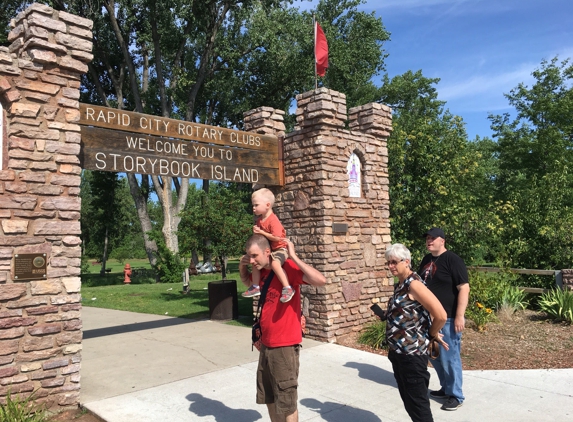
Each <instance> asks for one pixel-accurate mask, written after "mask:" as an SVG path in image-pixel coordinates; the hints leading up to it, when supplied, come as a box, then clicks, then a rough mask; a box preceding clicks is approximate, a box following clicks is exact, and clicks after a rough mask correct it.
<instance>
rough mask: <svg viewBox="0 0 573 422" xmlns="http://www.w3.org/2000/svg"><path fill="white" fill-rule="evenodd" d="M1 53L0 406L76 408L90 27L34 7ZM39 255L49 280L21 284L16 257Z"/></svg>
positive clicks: (17, 23) (14, 28)
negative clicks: (84, 84)
mask: <svg viewBox="0 0 573 422" xmlns="http://www.w3.org/2000/svg"><path fill="white" fill-rule="evenodd" d="M11 26H12V29H11V32H10V33H9V38H8V40H9V41H10V42H11V45H10V47H8V48H5V47H0V101H1V102H2V106H3V109H4V114H5V116H4V129H5V130H4V137H3V145H2V148H3V151H4V154H3V158H4V159H3V163H2V164H3V166H2V170H0V401H1V402H5V400H6V395H7V393H8V392H10V393H11V394H12V395H16V394H24V395H26V394H30V393H31V392H34V397H35V398H36V399H38V401H40V402H45V403H46V404H47V405H48V406H49V407H57V406H71V405H77V404H79V391H80V361H81V354H80V353H81V348H82V346H81V341H82V331H81V328H82V324H81V318H80V310H81V298H80V261H81V250H80V243H81V242H80V237H79V235H80V220H79V219H80V197H79V194H80V172H81V167H80V162H79V159H78V154H79V150H80V127H79V125H78V122H79V118H80V113H79V97H80V91H79V88H80V76H81V75H82V74H83V73H85V72H86V71H87V64H86V63H88V62H90V61H91V60H92V54H91V49H92V31H91V29H92V22H91V21H90V20H87V19H83V18H80V17H77V16H74V15H71V14H68V13H65V12H57V11H54V10H53V9H51V8H50V7H47V6H44V5H41V4H38V3H35V4H33V5H32V6H31V7H29V8H28V9H27V10H26V11H24V12H22V13H21V14H20V15H18V16H17V17H16V18H15V19H13V20H12V22H11ZM20 253H42V254H46V258H47V274H46V277H45V279H39V280H31V281H30V280H28V281H25V280H23V281H19V280H18V279H15V277H14V256H15V255H17V254H20Z"/></svg>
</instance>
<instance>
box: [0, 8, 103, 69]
mask: <svg viewBox="0 0 573 422" xmlns="http://www.w3.org/2000/svg"><path fill="white" fill-rule="evenodd" d="M10 25H11V27H12V28H13V29H12V30H11V31H10V33H9V34H8V41H10V42H11V43H12V44H11V45H10V48H9V50H8V51H5V50H3V51H0V71H3V73H7V74H11V75H16V76H18V75H20V73H21V69H23V68H24V69H25V68H26V67H28V68H30V69H31V70H36V71H39V70H41V69H42V65H44V64H54V65H58V66H59V67H61V68H62V69H65V70H68V71H71V72H76V73H80V74H81V73H85V72H87V70H88V68H87V63H89V62H90V61H91V60H92V59H93V54H92V53H91V51H92V31H91V29H92V26H93V23H92V21H91V20H89V19H85V18H81V17H79V16H74V15H71V14H69V13H66V12H63V11H55V10H54V9H52V8H51V7H49V6H46V5H42V4H39V3H34V4H33V5H32V6H30V7H29V8H28V9H26V10H25V11H24V12H22V13H20V14H19V15H18V16H17V17H16V18H15V19H12V21H11V23H10ZM6 52H8V53H11V54H12V57H10V56H9V55H6V54H5V53H6ZM14 59H17V60H19V61H20V63H18V65H16V63H14ZM27 63H29V64H27Z"/></svg>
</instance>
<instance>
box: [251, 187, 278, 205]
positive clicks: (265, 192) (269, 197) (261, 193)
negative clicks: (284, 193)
mask: <svg viewBox="0 0 573 422" xmlns="http://www.w3.org/2000/svg"><path fill="white" fill-rule="evenodd" d="M257 197H261V198H263V199H264V200H265V201H266V202H268V203H270V204H271V208H272V207H273V206H274V205H275V195H274V194H273V193H272V192H271V191H270V190H269V189H267V188H262V189H259V190H256V191H254V192H253V194H252V195H251V199H254V198H257Z"/></svg>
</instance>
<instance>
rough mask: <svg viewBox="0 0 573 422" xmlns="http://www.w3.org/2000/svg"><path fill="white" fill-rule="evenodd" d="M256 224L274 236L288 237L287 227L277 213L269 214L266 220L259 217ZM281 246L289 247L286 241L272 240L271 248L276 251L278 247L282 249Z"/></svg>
mask: <svg viewBox="0 0 573 422" xmlns="http://www.w3.org/2000/svg"><path fill="white" fill-rule="evenodd" d="M256 224H257V226H259V227H260V228H261V229H263V230H264V231H266V232H267V233H270V234H272V235H273V236H276V237H280V238H283V237H286V231H285V228H284V227H283V225H282V224H281V222H280V220H279V218H278V217H277V216H276V214H275V213H272V214H271V215H269V216H268V217H267V219H266V220H264V221H263V219H262V218H260V217H259V218H257V223H256ZM281 248H283V249H286V248H287V244H286V242H284V241H277V242H271V250H273V251H276V250H277V249H281Z"/></svg>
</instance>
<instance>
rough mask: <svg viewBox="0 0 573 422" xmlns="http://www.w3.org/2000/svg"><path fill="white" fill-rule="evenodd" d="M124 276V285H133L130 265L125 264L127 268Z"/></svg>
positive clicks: (124, 269) (124, 268) (124, 270)
mask: <svg viewBox="0 0 573 422" xmlns="http://www.w3.org/2000/svg"><path fill="white" fill-rule="evenodd" d="M123 275H124V277H125V278H124V279H123V284H129V283H131V266H130V265H129V263H127V264H125V267H123Z"/></svg>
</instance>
